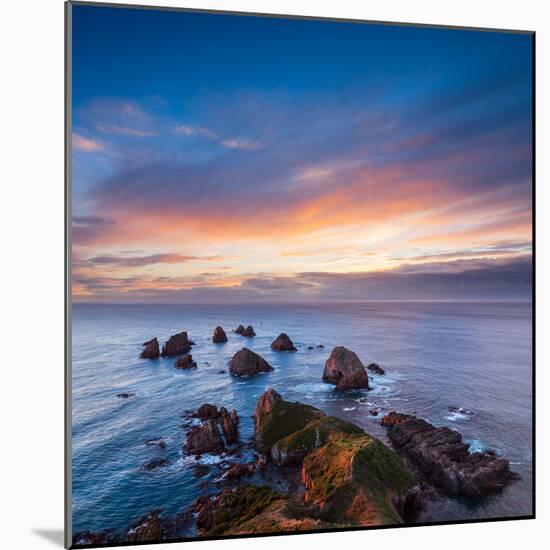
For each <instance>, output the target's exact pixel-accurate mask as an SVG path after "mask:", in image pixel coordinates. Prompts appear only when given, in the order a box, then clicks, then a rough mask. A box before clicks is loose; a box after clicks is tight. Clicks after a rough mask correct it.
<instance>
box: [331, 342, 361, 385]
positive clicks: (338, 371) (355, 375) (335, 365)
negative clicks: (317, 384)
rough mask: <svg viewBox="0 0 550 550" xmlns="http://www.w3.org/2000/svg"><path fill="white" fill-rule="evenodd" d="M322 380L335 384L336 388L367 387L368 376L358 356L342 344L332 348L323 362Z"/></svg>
mask: <svg viewBox="0 0 550 550" xmlns="http://www.w3.org/2000/svg"><path fill="white" fill-rule="evenodd" d="M323 381H324V382H328V383H330V384H335V385H336V389H337V390H352V389H359V388H366V389H368V388H369V377H368V376H367V371H366V370H365V367H364V366H363V363H361V361H360V359H359V357H357V355H355V353H353V351H351V350H349V349H347V348H345V347H344V346H337V347H335V348H334V349H333V350H332V353H331V354H330V357H329V358H328V359H327V362H326V363H325V370H324V372H323Z"/></svg>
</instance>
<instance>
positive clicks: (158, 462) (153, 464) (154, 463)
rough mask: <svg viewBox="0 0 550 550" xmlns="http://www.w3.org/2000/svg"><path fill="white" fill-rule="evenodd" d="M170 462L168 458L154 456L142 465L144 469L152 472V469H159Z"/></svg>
mask: <svg viewBox="0 0 550 550" xmlns="http://www.w3.org/2000/svg"><path fill="white" fill-rule="evenodd" d="M169 464H170V461H169V460H168V459H167V458H153V459H151V460H149V461H147V462H146V463H145V464H144V465H143V466H142V467H141V469H142V470H145V471H146V472H150V471H152V470H157V469H158V468H163V467H164V466H168V465H169Z"/></svg>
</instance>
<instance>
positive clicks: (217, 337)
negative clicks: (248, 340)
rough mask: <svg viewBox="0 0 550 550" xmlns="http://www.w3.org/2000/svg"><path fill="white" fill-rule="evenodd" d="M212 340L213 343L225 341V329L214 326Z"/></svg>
mask: <svg viewBox="0 0 550 550" xmlns="http://www.w3.org/2000/svg"><path fill="white" fill-rule="evenodd" d="M212 342H214V344H223V343H224V342H227V335H226V334H225V331H224V330H223V328H222V327H216V328H215V329H214V334H213V335H212Z"/></svg>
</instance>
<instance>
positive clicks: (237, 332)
mask: <svg viewBox="0 0 550 550" xmlns="http://www.w3.org/2000/svg"><path fill="white" fill-rule="evenodd" d="M243 332H244V327H243V326H242V325H239V326H238V327H237V328H236V329H235V334H242V333H243Z"/></svg>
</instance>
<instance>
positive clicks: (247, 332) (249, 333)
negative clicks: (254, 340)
mask: <svg viewBox="0 0 550 550" xmlns="http://www.w3.org/2000/svg"><path fill="white" fill-rule="evenodd" d="M241 335H242V336H246V337H248V338H251V337H252V336H256V333H255V332H254V329H253V328H252V325H248V326H247V327H246V328H245V329H244V330H243V331H242V332H241Z"/></svg>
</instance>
